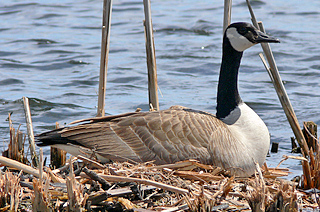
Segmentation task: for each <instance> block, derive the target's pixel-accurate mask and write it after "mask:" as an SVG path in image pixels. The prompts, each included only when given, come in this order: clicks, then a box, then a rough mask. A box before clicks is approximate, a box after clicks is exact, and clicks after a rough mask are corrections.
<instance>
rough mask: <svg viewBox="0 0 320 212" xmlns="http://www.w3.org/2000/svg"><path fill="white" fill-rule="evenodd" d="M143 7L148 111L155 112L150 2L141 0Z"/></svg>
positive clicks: (154, 70)
mask: <svg viewBox="0 0 320 212" xmlns="http://www.w3.org/2000/svg"><path fill="white" fill-rule="evenodd" d="M143 6H144V15H145V21H144V31H145V37H146V54H147V67H148V91H149V105H150V109H152V110H156V111H157V110H159V99H158V80H157V64H156V54H155V45H154V36H153V26H152V20H151V5H150V0H143Z"/></svg>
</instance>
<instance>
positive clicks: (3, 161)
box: [0, 156, 46, 177]
mask: <svg viewBox="0 0 320 212" xmlns="http://www.w3.org/2000/svg"><path fill="white" fill-rule="evenodd" d="M0 163H1V164H2V165H4V166H9V167H11V168H15V169H18V170H22V171H24V172H26V173H29V174H32V175H34V176H35V177H39V176H40V175H39V170H38V169H35V168H32V167H31V166H28V165H25V164H23V163H20V162H18V161H15V160H12V159H10V158H7V157H3V156H0ZM45 175H46V173H42V177H45Z"/></svg>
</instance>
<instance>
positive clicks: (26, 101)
mask: <svg viewBox="0 0 320 212" xmlns="http://www.w3.org/2000/svg"><path fill="white" fill-rule="evenodd" d="M23 105H24V114H25V118H26V124H27V131H28V140H29V146H30V152H31V161H32V164H33V166H35V167H38V163H39V162H38V156H37V153H36V144H35V141H34V134H33V126H32V119H31V112H30V107H29V99H28V98H27V97H23Z"/></svg>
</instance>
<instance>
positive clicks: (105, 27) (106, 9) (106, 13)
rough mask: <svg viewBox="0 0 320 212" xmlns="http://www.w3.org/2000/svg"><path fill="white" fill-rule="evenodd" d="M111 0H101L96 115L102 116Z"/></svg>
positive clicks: (103, 113) (103, 112)
mask: <svg viewBox="0 0 320 212" xmlns="http://www.w3.org/2000/svg"><path fill="white" fill-rule="evenodd" d="M111 13H112V0H104V1H103V18H102V36H101V37H102V38H101V59H100V78H99V91H98V93H99V96H98V111H97V116H98V117H99V116H104V115H105V111H104V106H105V96H106V84H107V71H108V55H109V44H110V28H111Z"/></svg>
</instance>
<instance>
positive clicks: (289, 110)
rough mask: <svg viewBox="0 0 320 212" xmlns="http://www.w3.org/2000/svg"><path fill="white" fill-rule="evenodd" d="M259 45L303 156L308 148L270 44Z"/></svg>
mask: <svg viewBox="0 0 320 212" xmlns="http://www.w3.org/2000/svg"><path fill="white" fill-rule="evenodd" d="M247 5H248V8H249V11H250V14H251V19H252V23H253V24H254V25H256V24H257V23H258V25H256V27H257V28H258V29H260V31H262V32H265V30H264V27H263V24H262V22H261V21H260V22H257V20H256V18H255V16H254V13H253V10H252V7H251V5H250V2H249V0H247ZM261 47H262V49H263V52H264V54H265V56H266V58H267V61H268V63H269V66H270V68H269V67H268V66H267V65H266V64H264V65H265V67H266V69H267V71H268V73H269V75H270V76H272V77H270V78H271V81H272V83H273V86H274V88H275V89H276V92H277V95H278V97H279V100H280V102H281V105H282V108H283V110H284V112H285V114H286V116H287V119H288V121H289V124H290V126H291V129H292V131H293V133H294V135H295V136H296V139H297V141H298V143H299V146H300V147H301V149H302V154H303V156H309V148H308V146H307V143H306V140H305V138H304V136H303V133H302V130H301V128H300V126H299V122H298V119H297V117H296V115H295V112H294V110H293V107H292V105H291V102H290V100H289V97H288V94H287V92H286V90H285V87H284V85H283V83H282V80H281V77H280V74H279V71H278V67H277V65H276V62H275V60H274V57H273V54H272V51H271V47H270V44H269V43H261ZM260 57H263V56H260Z"/></svg>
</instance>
